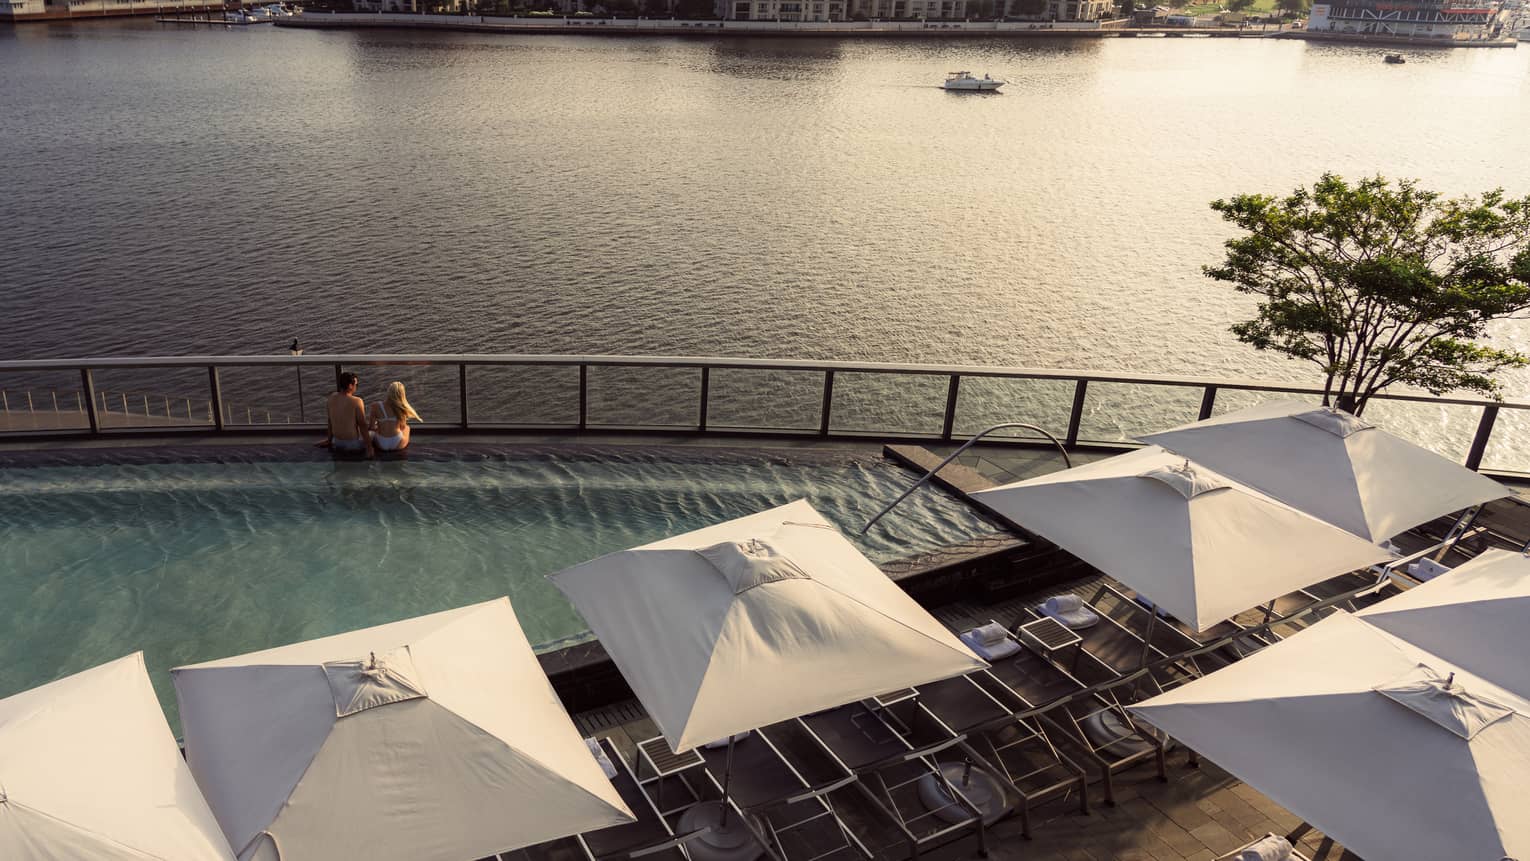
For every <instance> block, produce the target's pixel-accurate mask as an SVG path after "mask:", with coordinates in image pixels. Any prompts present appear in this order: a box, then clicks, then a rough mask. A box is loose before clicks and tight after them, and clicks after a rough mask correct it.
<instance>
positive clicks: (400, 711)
mask: <svg viewBox="0 0 1530 861" xmlns="http://www.w3.org/2000/svg"><path fill="white" fill-rule="evenodd" d="M173 675H174V679H175V690H176V695H177V697H178V698H179V699H180V706H181V722H182V724H183V726H184V728H185V733H186V755H187V760H188V762H189V763H190V765H191V771H192V773H193V774H195V775H196V777H197V780H198V782H199V783H200V784H201V785H202V787H203V791H204V792H205V793H206V795H207V800H208V803H209V804H210V805H211V807H212V810H213V813H214V814H216V815H217V817H218V822H219V823H220V824H221V825H222V826H223V832H224V834H226V835H227V836H228V838H229V843H230V844H232V845H233V846H234V847H236V851H237V852H238V853H239V857H240V859H241V861H249V859H252V858H259V859H262V861H268V859H270V861H274V860H275V859H280V861H303V859H324V861H329V859H337V858H366V859H368V861H389V859H399V861H430V859H439V861H464V859H471V858H482V857H484V856H487V855H492V854H494V853H496V852H502V851H506V850H509V849H514V848H518V847H521V846H527V845H531V844H534V843H539V842H542V841H545V840H551V839H554V838H558V837H564V836H567V835H570V834H574V833H576V832H582V831H589V830H593V829H597V828H604V827H607V826H611V825H620V824H623V823H626V822H631V821H633V817H632V813H631V811H630V810H628V809H627V806H626V805H625V804H623V803H622V800H621V798H620V797H619V796H618V795H617V792H616V789H615V787H613V786H612V784H611V782H610V781H609V780H608V779H606V777H605V775H604V773H603V772H602V771H601V768H600V766H599V764H598V763H597V762H596V761H595V759H594V757H593V756H591V755H590V751H589V748H587V747H586V746H585V744H584V742H583V740H582V739H580V737H579V733H578V732H577V731H576V730H575V729H574V726H573V723H572V722H571V721H570V720H569V717H568V714H567V713H566V712H565V711H564V710H563V706H562V705H561V704H560V703H559V701H558V698H557V695H556V694H554V692H553V690H552V685H551V684H550V683H549V682H548V681H547V677H546V676H545V675H543V673H542V669H541V666H540V665H539V664H538V663H537V660H536V656H535V655H533V654H532V651H531V647H530V645H529V644H528V643H527V642H526V635H525V634H524V633H523V632H522V631H521V626H520V623H519V622H518V621H517V620H516V617H515V612H514V611H513V610H512V609H511V608H510V602H509V600H508V599H505V598H499V599H497V600H494V601H488V602H486V603H482V604H476V605H473V606H469V607H463V608H460V609H457V610H448V611H445V612H442V613H434V614H432V615H429V616H420V617H418V618H414V619H407V620H404V621H401V622H394V623H392V624H387V625H379V626H377V627H374V628H366V629H364V630H360V631H352V632H350V633H347V634H339V635H336V636H333V637H325V638H323V639H319V640H312V641H310V642H306V643H297V644H295V645H290V646H282V647H279V648H275V649H268V650H266V651H263V652H255V653H253V654H249V655H241V656H239V657H235V658H226V659H224V660H221V661H210V662H208V663H204V664H196V665H194V666H189V667H180V668H177V669H176V670H174V671H173Z"/></svg>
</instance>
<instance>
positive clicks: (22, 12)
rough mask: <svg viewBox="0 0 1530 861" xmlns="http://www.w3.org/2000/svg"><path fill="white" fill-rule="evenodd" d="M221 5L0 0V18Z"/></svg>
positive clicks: (203, 0) (166, 0) (191, 0)
mask: <svg viewBox="0 0 1530 861" xmlns="http://www.w3.org/2000/svg"><path fill="white" fill-rule="evenodd" d="M222 8H223V4H222V3H221V2H209V0H0V21H28V20H55V19H65V20H67V19H69V18H108V17H116V16H119V15H159V14H162V13H166V12H191V11H203V10H208V9H214V10H221V9H222Z"/></svg>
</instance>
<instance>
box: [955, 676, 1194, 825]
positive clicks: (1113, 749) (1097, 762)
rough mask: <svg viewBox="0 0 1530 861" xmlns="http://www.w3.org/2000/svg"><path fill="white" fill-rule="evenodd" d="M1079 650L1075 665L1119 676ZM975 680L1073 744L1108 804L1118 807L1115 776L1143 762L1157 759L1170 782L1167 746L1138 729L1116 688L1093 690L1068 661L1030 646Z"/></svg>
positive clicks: (995, 695) (1164, 775) (1002, 700)
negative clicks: (1064, 662)
mask: <svg viewBox="0 0 1530 861" xmlns="http://www.w3.org/2000/svg"><path fill="white" fill-rule="evenodd" d="M1075 652H1076V653H1075V654H1074V655H1072V657H1071V661H1070V663H1072V664H1073V665H1075V666H1083V667H1086V668H1087V669H1088V671H1089V673H1090V675H1093V676H1097V677H1102V678H1107V679H1111V678H1114V677H1113V675H1112V674H1110V671H1109V668H1107V667H1105V666H1104V665H1102V664H1100V663H1099V661H1098V659H1096V658H1095V657H1093V656H1092V655H1090V654H1088V653H1087V652H1083V651H1082V650H1075ZM971 678H972V679H973V680H974V681H976V682H978V684H980V685H982V686H983V687H984V689H985V690H987V691H988V692H989V693H991V694H993V695H994V697H995V698H996V699H998V700H999V701H1000V702H1002V703H1004V704H1005V705H1007V706H1009V707H1010V709H1011V710H1012V711H1014V712H1015V713H1017V714H1022V715H1034V716H1035V717H1037V718H1039V719H1040V720H1041V721H1042V725H1043V726H1046V727H1048V728H1049V729H1052V730H1055V731H1056V735H1055V736H1053V737H1054V738H1061V739H1064V740H1066V741H1067V742H1068V743H1069V744H1070V745H1072V746H1073V748H1074V749H1075V750H1077V751H1078V752H1079V754H1080V756H1081V758H1082V760H1083V762H1084V764H1085V765H1086V766H1090V767H1092V768H1093V769H1094V771H1095V772H1096V773H1097V774H1098V776H1099V778H1100V782H1101V784H1102V786H1103V788H1104V793H1105V803H1106V804H1110V805H1114V804H1115V787H1114V782H1113V779H1112V778H1113V776H1114V775H1115V774H1117V773H1119V772H1121V771H1124V770H1126V769H1128V768H1132V767H1135V766H1136V765H1139V764H1140V763H1142V762H1145V761H1148V760H1154V761H1156V762H1157V767H1158V775H1159V777H1160V778H1163V779H1167V776H1168V770H1167V764H1166V761H1165V759H1164V749H1163V744H1162V743H1161V742H1160V741H1159V740H1158V739H1156V738H1153V737H1152V736H1151V735H1149V734H1148V733H1146V732H1145V731H1143V729H1142V728H1140V727H1138V726H1137V724H1136V723H1135V722H1134V721H1133V720H1132V719H1131V716H1130V715H1128V714H1127V712H1126V709H1125V708H1123V707H1122V706H1121V703H1120V701H1119V700H1118V699H1117V697H1116V694H1115V692H1114V691H1113V690H1111V689H1110V688H1104V689H1097V688H1091V687H1089V686H1088V685H1086V684H1084V682H1083V681H1082V680H1081V679H1080V678H1079V677H1077V676H1075V675H1074V674H1073V673H1072V672H1070V670H1069V669H1068V668H1067V667H1066V666H1065V665H1063V664H1062V663H1060V662H1054V661H1052V660H1049V659H1048V658H1046V657H1043V656H1042V655H1041V654H1039V653H1037V652H1036V651H1035V650H1033V649H1031V648H1029V647H1027V648H1025V649H1022V650H1021V651H1019V652H1017V653H1016V654H1015V655H1014V656H1013V657H1011V658H1006V659H1004V660H1002V661H996V662H993V666H992V667H991V668H990V669H989V670H988V671H987V672H985V673H974V674H972V676H971Z"/></svg>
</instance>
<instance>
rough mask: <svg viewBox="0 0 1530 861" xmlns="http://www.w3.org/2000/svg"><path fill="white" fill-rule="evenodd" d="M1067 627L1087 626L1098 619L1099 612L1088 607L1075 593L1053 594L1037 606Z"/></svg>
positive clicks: (1044, 614) (1042, 612) (1044, 613)
mask: <svg viewBox="0 0 1530 861" xmlns="http://www.w3.org/2000/svg"><path fill="white" fill-rule="evenodd" d="M1037 609H1038V610H1040V611H1041V614H1042V615H1043V616H1051V617H1052V618H1054V619H1056V620H1057V621H1059V622H1061V623H1062V624H1063V625H1064V626H1065V627H1068V628H1074V629H1079V628H1088V627H1091V626H1093V625H1094V624H1096V623H1097V622H1099V621H1100V614H1099V613H1096V612H1094V610H1092V609H1090V607H1089V605H1088V604H1085V603H1084V601H1083V599H1081V598H1079V597H1078V596H1077V595H1053V596H1052V597H1050V598H1048V599H1046V600H1045V601H1043V602H1041V606H1040V607H1038V608H1037Z"/></svg>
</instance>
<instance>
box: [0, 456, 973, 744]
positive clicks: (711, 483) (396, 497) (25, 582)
mask: <svg viewBox="0 0 1530 861" xmlns="http://www.w3.org/2000/svg"><path fill="white" fill-rule="evenodd" d="M293 454H294V456H296V457H299V458H304V459H302V460H287V461H283V460H272V459H271V455H270V454H269V453H264V454H261V455H259V456H253V457H241V456H239V455H229V454H222V455H218V456H214V457H210V456H209V455H207V454H206V453H202V454H199V455H197V456H196V461H198V462H156V461H154V460H152V459H151V460H148V461H145V460H144V459H143V458H142V457H138V458H129V459H128V460H127V462H121V461H120V460H119V462H111V461H110V459H108V462H105V463H102V462H95V463H81V464H78V465H56V464H55V465H45V466H25V465H17V464H16V463H15V462H10V463H9V464H8V465H0V572H4V573H3V577H0V630H3V631H4V632H5V635H4V639H3V643H4V646H3V648H4V653H5V654H4V657H5V660H4V661H0V697H4V696H8V695H10V694H12V693H15V692H17V691H20V690H24V689H26V688H29V687H32V686H35V685H38V684H42V683H44V682H47V681H50V680H52V679H56V678H59V677H61V676H64V675H67V674H69V673H73V672H77V671H79V670H82V669H85V668H87V667H90V666H93V665H95V664H98V663H101V662H103V661H106V660H109V659H112V658H116V657H119V656H121V655H123V654H127V653H129V652H132V651H134V650H136V649H142V650H143V651H144V652H145V653H146V658H147V660H148V664H149V668H150V673H151V675H152V676H153V678H154V684H155V687H156V689H157V690H158V692H159V695H160V699H161V702H162V703H163V704H164V705H165V706H166V711H167V712H168V713H170V714H171V716H172V719H173V717H174V694H173V693H172V690H171V685H170V678H169V673H168V672H167V670H169V668H171V667H173V666H177V665H180V664H185V663H191V662H196V661H203V660H210V659H213V658H219V657H224V656H228V655H234V654H240V653H244V652H248V651H252V650H256V649H263V648H267V647H270V646H276V645H281V644H284V643H290V642H294V641H299V640H307V639H312V638H314V637H322V636H326V635H329V634H334V633H338V632H341V631H346V630H350V629H354V628H359V627H364V626H367V625H375V624H380V623H383V622H389V621H393V620H395V619H401V618H406V617H409V616H415V615H419V614H422V613H430V612H434V611H437V610H443V609H448V608H451V607H457V606H461V605H464V604H469V603H473V602H476V601H483V600H487V599H490V598H493V597H496V596H499V595H509V596H510V600H511V602H512V603H513V604H514V606H515V609H516V613H517V615H518V616H519V617H520V621H521V625H522V626H523V627H524V628H525V630H526V634H527V637H528V638H529V639H530V640H531V642H532V643H533V644H537V645H538V646H539V648H552V647H555V646H557V645H559V644H564V643H568V642H573V641H576V640H578V639H581V638H583V637H586V636H588V634H587V630H586V627H585V624H584V622H583V621H582V620H581V619H580V618H579V616H578V615H577V614H576V613H575V612H574V610H573V608H572V607H570V606H569V605H568V604H567V603H566V602H565V601H564V600H563V598H562V596H561V595H560V594H559V593H558V592H557V590H556V589H555V588H553V587H552V585H551V584H550V583H548V582H547V580H546V579H545V577H544V575H546V574H548V573H551V572H554V571H557V570H560V569H562V568H564V567H567V566H569V565H573V564H575V563H578V562H582V561H584V560H587V559H590V558H593V557H595V556H599V555H601V554H603V553H609V552H612V551H616V550H621V549H624V548H627V547H631V546H634V545H637V544H642V543H646V542H649V541H654V540H657V539H660V538H663V537H665V536H668V535H673V534H676V533H680V532H685V531H688V530H692V529H696V528H699V527H702V526H706V525H709V524H712V523H716V522H718V521H722V520H727V519H730V518H734V517H739V516H742V515H745V514H749V513H752V512H755V511H759V510H761V509H764V508H768V507H772V506H775V505H781V504H784V503H786V502H789V501H791V500H794V499H799V498H806V499H807V500H809V501H810V502H811V503H812V504H813V505H814V506H815V507H817V508H818V510H819V511H821V512H822V513H823V514H824V516H826V517H827V518H828V519H829V520H830V521H832V522H834V523H835V524H837V525H839V526H840V527H841V528H842V529H843V530H844V531H845V532H846V534H847V535H849V536H850V537H851V538H852V540H854V541H855V542H856V543H857V544H858V545H859V546H860V547H861V549H862V550H863V551H864V552H865V553H866V554H867V556H869V557H870V558H871V559H872V560H873V561H877V562H885V561H890V560H893V559H898V558H902V557H906V556H911V555H914V554H917V553H920V552H924V551H929V550H934V549H937V548H939V547H942V546H945V545H947V544H950V543H953V542H955V541H960V540H962V539H964V538H968V537H972V536H974V535H979V534H984V533H991V532H993V531H995V530H994V527H993V526H992V525H991V524H989V523H987V522H985V521H983V520H981V519H980V518H978V517H977V516H975V515H974V514H972V513H971V512H970V510H969V509H967V508H966V507H965V506H963V505H962V504H961V503H959V502H957V501H956V500H954V499H952V498H950V497H948V496H946V495H945V494H943V493H940V492H938V491H934V490H921V491H920V492H919V493H917V494H915V495H914V496H912V497H910V498H909V499H908V500H907V501H905V502H904V503H903V504H902V505H900V506H899V507H898V508H897V509H896V510H895V511H894V513H893V514H892V515H889V516H888V517H887V518H885V519H884V520H883V521H882V523H880V524H878V526H877V527H876V528H875V529H874V530H872V533H871V534H870V535H868V536H865V537H861V536H857V535H855V533H856V531H858V530H859V528H860V527H861V525H862V524H864V523H865V522H866V520H868V519H869V518H870V517H871V515H872V514H873V513H875V512H876V510H877V509H878V508H880V507H881V506H882V505H885V504H886V503H887V502H889V501H891V500H892V499H893V498H895V497H896V496H897V494H898V493H900V492H901V491H902V490H903V489H904V488H906V487H907V486H908V485H909V484H910V483H911V482H912V481H913V477H912V476H911V474H909V473H907V472H905V471H903V470H900V469H898V468H896V467H894V466H892V465H890V464H887V463H885V462H883V461H880V460H878V459H875V458H872V457H869V456H854V455H837V454H823V453H807V454H798V453H795V452H794V453H789V454H773V453H772V454H762V453H751V452H742V451H701V452H695V451H693V450H689V449H687V450H684V451H677V452H675V453H673V454H665V453H662V450H659V453H656V451H655V450H644V451H643V452H642V453H633V452H622V451H619V450H617V451H613V450H604V451H581V452H571V453H564V452H546V451H543V452H531V453H528V452H512V453H504V452H483V451H479V452H476V453H474V452H470V451H469V452H466V453H459V454H454V455H452V456H442V455H440V454H439V453H437V454H436V455H435V456H433V457H423V458H421V457H411V459H409V460H408V461H395V462H375V461H374V462H367V463H337V462H333V461H330V460H328V459H324V458H317V459H315V458H312V456H311V454H309V453H306V452H294V453H293Z"/></svg>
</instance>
